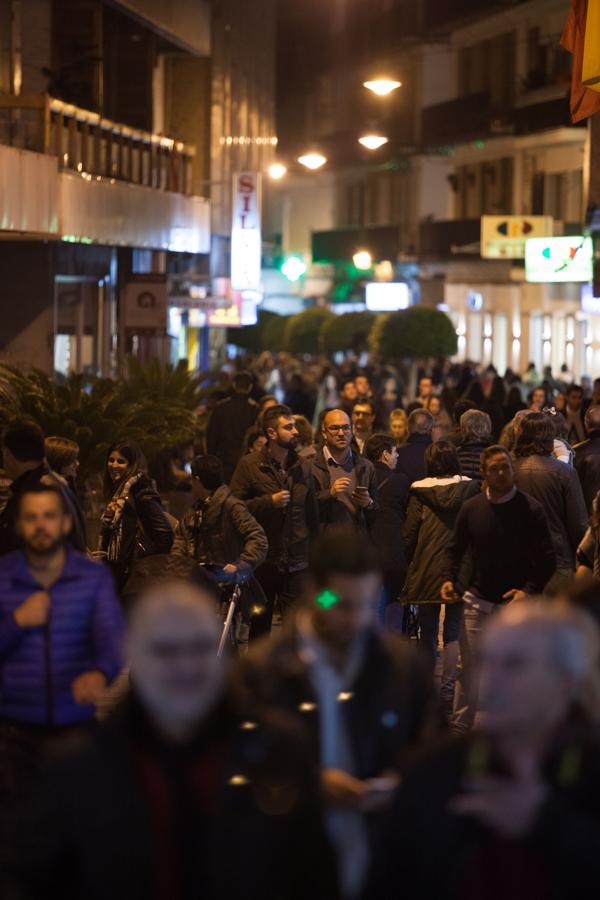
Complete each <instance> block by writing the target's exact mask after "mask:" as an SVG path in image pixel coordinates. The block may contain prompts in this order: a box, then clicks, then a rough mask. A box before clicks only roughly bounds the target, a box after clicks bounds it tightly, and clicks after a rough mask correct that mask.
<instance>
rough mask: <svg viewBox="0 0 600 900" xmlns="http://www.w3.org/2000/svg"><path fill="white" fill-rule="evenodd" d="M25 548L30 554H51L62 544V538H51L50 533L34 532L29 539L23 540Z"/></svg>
mask: <svg viewBox="0 0 600 900" xmlns="http://www.w3.org/2000/svg"><path fill="white" fill-rule="evenodd" d="M23 543H24V544H25V549H26V550H27V552H28V553H30V554H31V555H32V556H53V555H54V554H55V553H56V551H57V550H58V549H59V548H60V547H61V546H62V544H63V538H62V537H58V538H52V537H51V536H50V535H46V534H45V533H44V534H34V535H33V537H31V538H29V540H25V541H24V542H23Z"/></svg>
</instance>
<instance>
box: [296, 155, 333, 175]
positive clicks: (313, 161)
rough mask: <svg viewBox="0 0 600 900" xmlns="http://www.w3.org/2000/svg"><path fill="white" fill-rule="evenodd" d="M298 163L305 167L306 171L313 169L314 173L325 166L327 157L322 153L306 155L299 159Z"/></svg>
mask: <svg viewBox="0 0 600 900" xmlns="http://www.w3.org/2000/svg"><path fill="white" fill-rule="evenodd" d="M298 162H299V163H300V165H301V166H304V167H305V168H306V169H311V170H312V171H313V172H314V171H315V170H316V169H320V168H321V166H324V165H325V163H326V162H327V157H326V156H323V154H322V153H305V154H304V155H303V156H299V157H298Z"/></svg>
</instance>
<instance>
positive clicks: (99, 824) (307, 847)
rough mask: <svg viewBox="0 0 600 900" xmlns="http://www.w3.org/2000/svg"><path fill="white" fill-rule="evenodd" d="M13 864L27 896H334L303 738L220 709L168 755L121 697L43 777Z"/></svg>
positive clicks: (161, 899) (232, 899)
mask: <svg viewBox="0 0 600 900" xmlns="http://www.w3.org/2000/svg"><path fill="white" fill-rule="evenodd" d="M21 854H22V856H23V867H22V879H23V880H24V881H25V882H26V883H27V884H28V886H29V887H30V888H32V889H33V890H32V891H31V893H32V898H33V900H36V898H39V900H64V898H67V897H68V898H73V900H75V898H76V900H83V898H84V897H85V898H88V900H165V898H167V897H169V898H177V900H191V898H203V900H219V898H220V900H225V898H226V900H305V898H308V897H310V898H315V900H330V898H332V900H336V898H337V897H338V891H337V885H336V877H335V869H334V862H333V857H332V854H331V851H330V849H329V845H328V843H327V841H326V838H325V835H324V829H323V826H322V823H321V817H320V811H319V802H318V790H317V780H316V773H315V771H314V768H313V767H312V765H311V762H310V759H309V755H308V753H307V752H306V749H305V746H304V744H303V742H302V740H301V737H300V736H299V735H298V734H297V732H296V730H295V729H293V728H290V727H289V725H288V724H286V723H285V722H283V721H281V719H280V717H276V716H273V715H269V716H264V717H261V719H260V720H257V719H254V720H252V721H249V720H247V719H245V718H244V717H239V716H238V715H237V713H235V712H233V711H231V710H230V709H229V708H228V707H227V706H226V705H224V704H223V705H222V706H220V707H218V708H217V710H215V711H214V712H213V713H212V714H211V715H210V716H209V717H208V721H206V722H205V723H204V725H203V726H202V728H201V729H200V731H199V732H198V734H197V735H196V737H195V739H194V740H193V741H191V742H190V743H189V744H188V745H186V746H185V747H173V746H170V745H169V744H167V743H166V742H165V741H164V740H162V739H161V738H160V737H159V736H158V735H157V734H156V732H155V731H154V729H153V728H152V726H151V725H150V724H149V723H148V722H147V719H146V717H145V714H144V713H143V712H142V711H141V709H139V707H138V706H137V705H136V704H135V700H129V701H127V702H126V703H125V706H124V708H122V709H121V710H120V711H118V712H117V713H116V714H115V715H114V716H113V717H111V718H110V719H109V720H108V721H107V722H106V723H105V724H103V725H102V726H101V727H100V728H99V730H98V732H97V734H96V736H95V737H94V739H93V741H91V742H90V743H89V744H88V745H87V746H85V747H84V748H82V749H80V751H79V752H78V753H76V754H73V755H71V756H69V757H67V758H66V759H65V760H64V761H63V762H61V763H58V764H56V765H55V767H54V769H53V770H52V771H51V772H50V774H49V777H48V779H47V783H46V787H45V789H44V790H43V791H42V793H41V802H40V803H39V811H38V812H37V815H36V816H35V819H34V822H33V823H31V822H30V823H29V827H28V829H27V834H26V835H24V836H23V846H22V849H21Z"/></svg>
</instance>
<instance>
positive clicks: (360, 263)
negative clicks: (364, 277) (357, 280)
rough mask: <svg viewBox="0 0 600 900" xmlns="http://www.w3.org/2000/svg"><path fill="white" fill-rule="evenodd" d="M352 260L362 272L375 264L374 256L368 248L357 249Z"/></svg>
mask: <svg viewBox="0 0 600 900" xmlns="http://www.w3.org/2000/svg"><path fill="white" fill-rule="evenodd" d="M352 262H353V263H354V266H355V267H356V268H357V269H360V271H361V272H365V271H366V270H367V269H370V268H371V266H372V265H373V257H372V256H371V254H370V253H369V251H368V250H357V251H356V253H355V254H354V256H353V257H352Z"/></svg>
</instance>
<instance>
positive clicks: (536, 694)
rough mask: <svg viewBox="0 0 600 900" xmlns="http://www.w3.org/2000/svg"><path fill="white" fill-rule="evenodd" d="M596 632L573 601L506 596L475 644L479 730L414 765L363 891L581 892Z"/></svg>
mask: <svg viewBox="0 0 600 900" xmlns="http://www.w3.org/2000/svg"><path fill="white" fill-rule="evenodd" d="M598 651H599V646H598V635H597V632H596V631H595V627H594V625H593V624H592V623H591V622H589V621H588V620H587V618H585V617H582V614H581V613H579V612H577V611H574V610H573V611H571V610H568V609H561V608H557V607H550V608H548V606H541V605H540V606H538V605H535V604H532V603H521V604H515V605H513V606H511V607H508V608H507V609H505V610H503V611H502V612H501V613H500V614H499V615H498V616H497V617H495V618H494V619H492V620H490V623H489V627H488V629H487V631H486V633H485V636H484V639H483V641H482V645H481V657H480V679H481V702H480V715H479V724H478V729H477V730H476V731H475V732H474V733H472V734H471V735H470V736H469V737H466V738H465V739H464V740H461V741H454V742H449V743H447V744H446V745H445V746H442V747H440V748H439V749H438V750H437V751H435V750H434V751H432V752H429V753H428V755H427V756H426V757H425V758H424V759H422V760H421V762H420V763H417V765H416V766H415V768H414V770H413V772H412V774H411V775H410V776H408V777H407V778H406V779H405V781H404V783H403V785H402V788H401V790H400V791H399V793H398V796H397V799H396V805H395V808H394V811H393V814H392V816H391V818H390V820H389V823H388V831H387V837H386V838H385V839H384V841H383V845H382V847H381V852H380V856H379V858H378V860H377V861H376V863H375V865H374V866H373V870H372V871H373V879H372V884H371V887H370V890H369V891H368V893H367V896H368V897H369V900H371V898H372V900H392V898H394V900H395V898H397V897H399V896H401V895H402V896H407V897H411V898H414V900H431V898H434V897H444V898H447V900H459V898H461V900H462V898H476V897H492V896H493V897H494V898H495V900H515V898H519V900H526V898H531V897H536V898H544V900H546V898H550V897H551V898H553V900H586V898H588V897H589V892H590V885H594V884H598V881H599V879H600V799H599V798H600V765H599V763H598V759H599V758H600V753H599V750H600V748H599V747H598V742H597V737H596V736H595V723H596V722H597V721H598V713H599V710H598V692H597V691H594V690H590V688H591V686H592V685H593V684H594V683H595V681H596V680H597V673H596V671H595V670H596V667H597V660H598Z"/></svg>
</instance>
